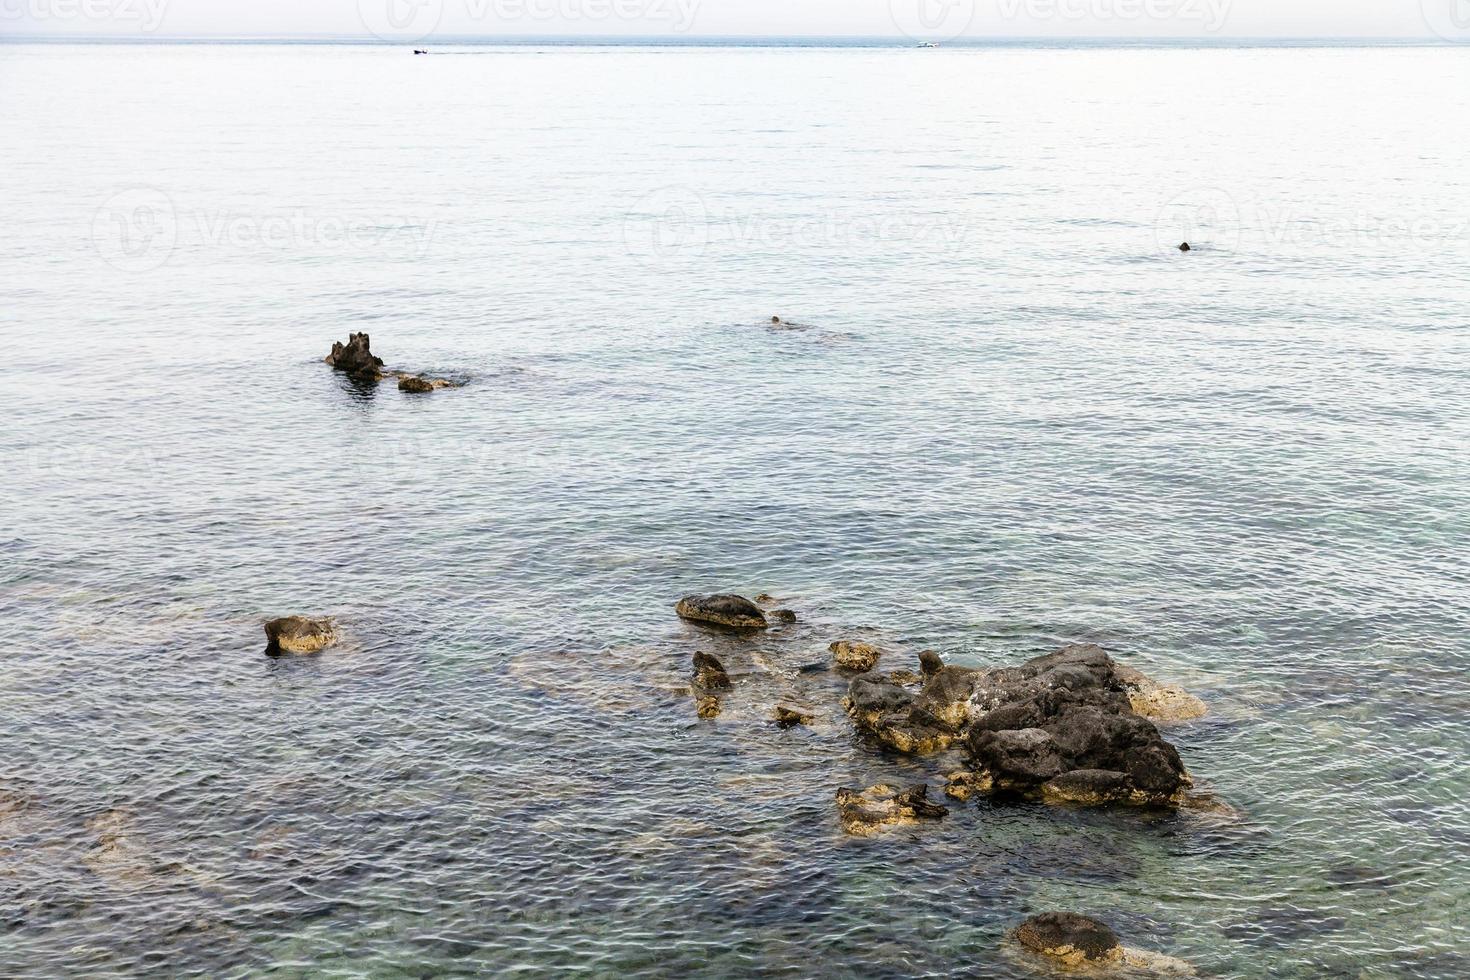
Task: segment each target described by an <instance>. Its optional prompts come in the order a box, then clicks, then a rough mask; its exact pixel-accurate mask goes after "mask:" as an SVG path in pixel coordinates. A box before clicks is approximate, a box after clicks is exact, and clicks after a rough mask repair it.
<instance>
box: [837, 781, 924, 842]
mask: <svg viewBox="0 0 1470 980" xmlns="http://www.w3.org/2000/svg"><path fill="white" fill-rule="evenodd" d="M948 812H949V811H948V810H947V809H946V808H945V807H943V806H941V805H940V804H938V803H933V802H930V800H929V787H928V786H927V785H925V784H923V783H920V784H919V785H918V786H914V787H912V788H910V789H906V790H904V791H902V792H899V791H897V790H895V789H894V788H893V787H891V786H883V785H878V786H872V787H869V788H868V789H865V790H863V791H862V792H858V791H857V790H855V789H839V790H838V791H837V817H838V819H839V820H840V821H841V823H842V829H843V830H845V831H846V832H847V833H849V834H851V835H852V836H854V837H872V836H873V835H874V834H877V833H879V832H880V831H882V830H884V829H886V828H889V827H902V826H906V825H908V824H914V823H918V822H919V821H920V820H937V819H939V818H940V817H943V816H944V815H945V814H946V813H948Z"/></svg>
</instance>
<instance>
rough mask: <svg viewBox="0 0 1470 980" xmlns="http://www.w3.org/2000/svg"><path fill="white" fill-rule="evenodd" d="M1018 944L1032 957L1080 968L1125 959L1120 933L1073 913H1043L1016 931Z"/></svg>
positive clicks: (1022, 924) (1028, 920)
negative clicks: (1048, 959) (1047, 958)
mask: <svg viewBox="0 0 1470 980" xmlns="http://www.w3.org/2000/svg"><path fill="white" fill-rule="evenodd" d="M1016 940H1017V942H1019V943H1020V944H1021V945H1022V946H1025V947H1026V948H1027V949H1029V950H1031V951H1032V952H1033V953H1040V954H1042V955H1043V956H1049V957H1051V958H1052V959H1055V960H1058V961H1060V962H1061V963H1063V964H1065V965H1066V966H1071V967H1080V966H1088V965H1096V964H1099V963H1110V962H1113V961H1116V960H1119V959H1121V958H1122V955H1123V948H1122V945H1121V944H1120V943H1119V942H1118V935H1117V933H1115V932H1113V930H1112V929H1110V928H1108V926H1107V925H1105V924H1104V923H1101V922H1099V921H1097V920H1096V919H1089V918H1088V917H1087V916H1085V915H1077V914H1075V913H1072V912H1044V913H1042V914H1041V915H1038V916H1035V917H1034V918H1030V919H1027V920H1026V921H1025V922H1023V923H1021V925H1020V926H1019V927H1017V929H1016Z"/></svg>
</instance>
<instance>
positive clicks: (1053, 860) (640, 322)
mask: <svg viewBox="0 0 1470 980" xmlns="http://www.w3.org/2000/svg"><path fill="white" fill-rule="evenodd" d="M1467 111H1470V62H1467V61H1466V60H1465V59H1464V58H1463V57H1462V52H1458V51H1454V50H1449V49H1420V50H1412V49H1409V50H1405V49H1400V50H1376V51H1375V50H1354V49H1316V50H1283V49H1273V50H1228V49H1211V50H1188V49H1167V50H1146V49H1143V50H1139V49H1134V50H1106V49H1095V48H1094V49H1048V50H1041V49H1035V50H1031V49H1005V50H998V49H954V50H949V49H946V50H942V51H937V52H936V51H924V52H918V51H912V50H907V49H898V48H895V49H892V50H882V49H852V50H820V49H804V50H791V49H769V50H767V49H689V48H685V49H677V50H669V49H645V48H636V47H614V48H546V49H537V48H534V47H517V48H512V49H493V48H480V49H460V50H453V49H442V50H436V53H435V54H434V55H433V56H431V57H429V58H413V57H411V56H408V54H407V52H406V51H404V50H402V49H392V48H366V47H363V48H354V47H208V46H161V47H109V46H55V45H35V46H29V45H27V46H14V45H12V46H6V47H0V112H3V117H4V119H5V121H6V124H5V126H4V127H3V128H0V200H3V201H4V202H5V203H6V208H5V219H6V233H5V234H4V235H3V236H0V261H3V269H4V277H3V279H0V331H3V338H4V350H5V358H4V362H3V364H0V384H3V391H4V404H5V409H6V411H5V416H6V422H5V425H4V426H3V427H0V454H3V457H0V458H3V462H4V468H5V471H6V474H7V478H6V479H5V480H4V481H3V482H0V507H3V513H4V516H5V520H4V525H3V528H0V643H3V647H4V652H3V657H4V661H3V662H4V670H3V672H0V725H3V735H4V751H3V753H0V884H3V886H4V887H3V888H0V937H3V938H0V973H4V974H6V975H16V974H26V975H32V974H34V975H55V974H56V973H57V972H58V971H61V970H71V971H83V970H85V971H91V972H145V971H154V972H157V971H167V972H170V973H208V974H212V975H220V974H224V975H232V974H240V973H244V972H247V971H251V970H257V969H263V968H265V967H267V966H269V965H274V967H275V969H276V970H277V971H278V972H280V973H283V974H288V975H289V974H299V973H305V972H313V971H319V972H323V973H327V974H335V975H348V974H361V973H365V972H371V973H374V974H377V975H397V974H405V975H407V974H412V975H423V974H429V973H451V972H471V971H480V972H494V973H497V974H500V975H510V974H512V973H516V972H518V973H520V974H524V975H544V974H549V973H567V974H583V975H591V976H610V975H614V974H616V975H639V976H704V977H727V976H747V975H768V974H776V975H789V976H806V975H853V974H862V975H866V976H895V977H897V976H916V975H919V976H950V975H968V976H976V975H984V976H995V977H1025V976H1032V975H1036V974H1035V972H1034V968H1033V966H1032V965H1030V964H1027V963H1024V962H1021V961H1019V960H1017V959H1015V958H1014V957H1013V956H1011V955H1010V954H1008V953H1007V952H1005V948H1006V947H1005V943H1004V941H1003V939H1004V935H1005V932H1006V930H1007V929H1008V928H1009V927H1011V926H1012V925H1013V924H1014V923H1015V922H1016V921H1017V920H1018V919H1019V918H1020V917H1023V916H1024V915H1026V914H1028V913H1031V912H1036V911H1043V910H1047V909H1052V908H1070V909H1075V910H1079V911H1086V912H1093V913H1097V914H1100V915H1102V916H1103V917H1104V918H1107V919H1108V920H1109V921H1110V922H1112V923H1113V924H1114V925H1115V926H1116V927H1117V928H1118V929H1119V931H1120V932H1121V933H1122V934H1123V935H1124V937H1125V939H1127V940H1128V941H1129V942H1130V943H1132V944H1133V945H1138V946H1143V947H1146V948H1153V949H1159V950H1162V951H1164V952H1168V953H1171V954H1173V955H1176V956H1181V957H1185V958H1187V959H1189V960H1191V961H1193V962H1194V963H1196V964H1197V965H1198V966H1199V967H1200V968H1201V970H1202V971H1204V972H1206V973H1208V974H1209V975H1213V976H1220V977H1297V976H1300V977H1317V976H1350V977H1367V978H1379V977H1426V978H1428V977H1435V978H1449V977H1461V976H1464V975H1466V973H1467V972H1470V959H1467V958H1466V954H1465V952H1464V950H1465V948H1466V943H1467V941H1470V929H1467V927H1466V922H1467V921H1470V875H1467V873H1466V872H1465V870H1464V868H1465V859H1466V857H1467V846H1470V815H1467V809H1466V804H1465V799H1466V795H1467V792H1470V777H1467V774H1466V769H1465V765H1464V761H1463V758H1464V752H1465V749H1466V745H1467V740H1470V722H1467V711H1470V681H1467V668H1470V646H1467V642H1466V639H1465V637H1466V628H1467V625H1470V574H1467V569H1466V560H1465V559H1466V554H1467V545H1470V463H1467V458H1470V457H1467V454H1466V452H1465V448H1466V437H1467V434H1470V389H1467V385H1466V381H1467V377H1470V374H1467V371H1470V334H1467V324H1466V313H1465V298H1466V296H1467V295H1470V294H1467V291H1466V290H1467V286H1470V274H1467V271H1466V268H1467V266H1466V258H1467V253H1470V171H1467V169H1466V167H1465V162H1466V153H1465V142H1464V136H1463V126H1462V125H1461V123H1462V121H1463V120H1464V119H1465V118H1466V114H1467ZM1184 238H1189V239H1190V240H1191V241H1192V242H1194V243H1195V244H1196V245H1197V246H1199V247H1198V248H1197V249H1196V250H1195V251H1193V252H1191V253H1189V254H1187V255H1186V254H1181V253H1179V252H1178V251H1177V250H1175V249H1174V248H1173V246H1174V245H1176V244H1177V243H1178V242H1179V241H1180V240H1182V239H1184ZM772 314H780V315H781V316H783V317H786V318H788V319H789V320H791V321H794V322H795V323H796V324H797V325H799V326H801V327H802V328H803V329H795V330H780V331H777V330H772V329H770V328H769V324H768V321H769V317H770V316H771V315H772ZM354 330H367V331H370V332H371V334H372V337H373V342H374V346H375V348H376V349H377V350H378V352H379V353H380V354H382V355H383V356H384V357H385V358H386V359H387V360H388V362H389V364H390V366H393V367H402V368H407V369H413V370H427V371H435V372H442V373H446V374H449V375H451V376H454V377H459V378H463V379H466V380H468V381H469V384H468V386H467V387H465V388H463V389H459V390H455V391H446V392H438V393H435V394H433V395H431V396H426V397H411V396H406V395H400V394H399V393H398V392H397V391H396V390H395V389H394V388H393V387H392V386H391V385H384V386H382V387H381V388H379V389H378V390H376V391H373V390H363V389H359V388H357V387H355V386H354V385H352V384H351V383H349V382H346V381H344V380H343V379H341V378H340V377H337V376H334V375H333V373H332V372H331V371H330V370H328V369H327V368H326V367H325V366H324V365H323V364H322V363H321V360H320V359H321V357H322V355H323V354H324V353H325V352H326V350H327V348H328V347H329V346H330V343H331V341H332V340H334V339H345V337H346V335H347V334H348V332H349V331H354ZM715 590H735V591H741V592H744V593H746V594H751V595H753V594H755V593H758V592H762V591H766V592H770V593H772V594H774V595H775V596H777V597H778V598H779V599H781V600H782V602H783V604H785V605H788V606H791V607H793V608H795V609H797V610H798V611H799V612H800V613H801V614H802V616H803V623H802V625H800V626H798V627H796V628H794V629H790V630H786V631H782V632H774V633H773V634H772V635H770V636H768V637H764V638H762V639H759V640H756V641H740V640H734V639H730V638H725V637H711V636H709V635H707V634H704V633H703V632H701V631H700V630H698V629H696V628H694V627H691V626H687V625H683V624H681V623H680V622H679V621H678V620H677V619H676V618H675V617H674V615H673V613H672V608H671V607H672V604H673V602H674V601H675V600H676V599H677V598H679V597H680V596H681V595H683V594H686V593H690V592H696V591H715ZM292 612H308V613H320V614H332V615H335V616H337V617H338V619H339V620H340V622H341V623H342V624H343V626H344V628H345V630H346V633H347V640H346V642H345V643H344V644H343V646H342V647H341V648H339V649H337V650H334V651H331V652H330V653H328V654H326V655H324V656H322V657H319V658H313V659H307V660H282V661H273V660H270V659H268V658H266V657H265V656H263V655H262V648H263V637H262V634H261V631H260V624H261V623H262V622H263V621H264V620H265V619H267V618H270V617H272V616H276V615H283V614H286V613H292ZM859 630H861V631H864V632H865V633H866V634H868V635H872V636H874V637H876V638H878V639H879V640H880V641H881V642H882V644H883V645H884V646H885V647H887V648H888V649H889V651H890V653H889V654H888V658H889V661H888V662H889V666H911V665H912V663H913V659H914V655H915V654H916V653H917V651H919V650H921V649H924V648H934V649H937V650H939V651H941V652H942V653H944V654H945V655H946V657H948V658H949V659H951V660H952V661H955V662H961V663H972V664H982V663H1009V662H1015V661H1017V660H1020V659H1023V658H1025V657H1028V656H1032V655H1034V654H1036V653H1039V652H1044V651H1046V650H1048V649H1050V648H1052V647H1054V646H1056V645H1058V644H1060V643H1062V642H1065V641H1072V640H1087V641H1095V642H1099V643H1102V644H1104V645H1106V646H1107V647H1108V648H1109V649H1110V650H1111V651H1113V652H1114V653H1115V655H1117V656H1118V657H1119V658H1121V659H1124V660H1126V661H1128V662H1130V663H1133V664H1135V665H1137V666H1139V667H1141V668H1143V669H1145V670H1148V671H1150V672H1151V673H1153V674H1155V675H1157V676H1160V677H1162V678H1166V679H1169V680H1172V681H1177V682H1180V683H1183V684H1184V685H1186V686H1188V687H1189V688H1190V689H1192V690H1194V691H1195V692H1197V693H1199V694H1201V695H1202V696H1203V697H1205V698H1206V699H1207V700H1208V701H1209V703H1210V706H1211V709H1212V713H1211V715H1210V717H1209V718H1208V719H1206V720H1204V721H1202V722H1199V723H1196V724H1193V725H1190V726H1185V727H1181V728H1176V729H1172V730H1171V731H1170V738H1171V739H1173V740H1174V741H1175V742H1176V743H1177V744H1178V746H1179V747H1180V750H1181V752H1182V754H1183V756H1184V758H1185V761H1186V763H1187V765H1188V766H1189V767H1190V769H1191V770H1192V772H1194V774H1195V775H1196V778H1197V779H1198V781H1199V782H1200V783H1201V784H1203V785H1207V786H1208V787H1209V788H1211V789H1213V790H1214V791H1215V792H1217V793H1218V794H1219V795H1220V796H1221V797H1222V798H1224V799H1225V800H1227V801H1229V803H1230V804H1232V805H1233V806H1234V807H1236V808H1237V809H1238V810H1239V811H1240V814H1241V815H1240V816H1239V817H1237V818H1230V817H1228V816H1223V815H1219V814H1184V815H1180V816H1173V817H1165V816H1160V815H1157V814H1144V813H1126V812H1125V813H1116V812H1114V813H1105V812H1073V811H1065V810H1056V809H1046V808H1042V807H1037V806H1024V805H1014V804H1013V805H999V804H996V805H992V804H988V803H979V804H973V803H972V804H969V805H965V806H955V807H954V809H953V812H952V813H951V815H950V816H949V818H948V819H946V820H945V821H943V822H941V823H939V824H932V825H925V826H922V827H918V828H913V829H905V830H899V831H897V832H895V833H892V834H890V835H888V836H886V837H883V838H880V839H877V840H873V841H863V842H854V841H849V840H845V839H843V838H842V836H841V833H840V830H839V828H838V826H837V823H836V819H835V814H834V809H833V806H832V802H831V800H832V795H833V792H834V791H835V790H836V788H837V787H839V786H844V785H845V786H854V787H860V786H866V785H869V784H870V783H872V782H875V781H879V780H885V779H887V780H895V781H897V780H903V779H908V780H909V781H917V780H919V779H923V778H929V779H931V780H935V784H936V785H937V777H938V776H939V775H940V774H941V773H943V772H944V771H946V769H948V768H953V767H954V766H955V764H956V760H954V759H940V760H925V761H921V762H914V761H911V760H901V759H894V758H885V757H883V756H882V755H880V754H878V753H875V752H874V751H872V750H870V749H869V748H867V747H865V746H864V745H862V744H861V743H859V742H857V741H856V740H855V739H854V737H853V735H852V733H851V730H850V727H849V725H848V723H847V721H846V719H845V718H844V717H843V716H842V713H841V710H840V708H839V707H838V706H837V699H838V698H839V696H840V691H841V684H840V682H839V681H837V680H836V679H833V678H828V677H825V676H823V675H816V677H815V678H814V679H807V680H799V679H797V678H794V677H793V676H792V673H791V669H792V668H794V667H796V666H797V665H800V664H804V663H807V662H810V661H812V660H816V659H820V658H821V657H822V652H823V651H824V649H825V647H826V645H827V643H828V642H830V641H831V640H832V639H834V638H837V637H839V636H843V635H853V634H854V633H855V632H857V631H859ZM696 648H701V649H705V650H709V651H711V652H714V653H717V654H718V655H719V656H721V657H722V658H723V659H724V660H725V662H726V664H727V666H729V667H730V669H731V671H732V673H734V674H735V675H736V679H737V684H738V686H739V687H738V691H737V693H736V694H735V695H733V696H732V697H731V699H730V700H729V702H728V704H727V711H726V714H725V716H724V717H723V718H722V719H721V720H719V721H717V722H701V721H698V720H697V719H696V717H695V714H694V710H693V706H692V703H691V700H690V697H689V695H688V693H687V692H686V691H685V690H684V687H683V685H684V684H685V683H686V680H687V671H688V663H689V657H690V655H691V653H692V652H693V651H694V650H695V649H696ZM790 696H799V697H804V698H806V699H807V700H808V701H809V702H810V703H811V704H812V705H813V706H814V707H815V708H816V709H817V713H818V715H819V720H818V724H817V726H816V727H815V728H813V729H811V730H796V731H792V732H779V731H777V730H775V729H774V728H772V727H770V726H769V725H768V724H766V723H765V721H764V716H765V712H766V711H767V710H768V709H769V708H770V706H771V705H772V704H774V703H775V701H776V700H778V699H780V698H783V697H790Z"/></svg>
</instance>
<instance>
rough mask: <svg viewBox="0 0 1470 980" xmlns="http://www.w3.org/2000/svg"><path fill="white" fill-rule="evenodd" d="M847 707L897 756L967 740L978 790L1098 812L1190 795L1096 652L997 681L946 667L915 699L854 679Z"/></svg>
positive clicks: (1182, 774)
mask: <svg viewBox="0 0 1470 980" xmlns="http://www.w3.org/2000/svg"><path fill="white" fill-rule="evenodd" d="M925 666H926V667H929V668H931V669H932V668H933V667H934V663H933V661H929V663H927V664H926V665H925ZM843 705H844V707H845V708H846V709H847V711H848V714H849V715H850V716H851V717H852V719H853V721H854V723H855V725H856V726H857V728H858V729H859V730H860V731H863V732H865V733H866V734H868V735H870V736H872V737H873V738H875V739H876V740H877V741H878V742H880V743H881V744H883V745H885V746H887V747H889V748H892V749H894V750H896V751H899V752H906V753H915V754H927V753H932V752H937V751H941V750H943V749H946V748H948V747H950V746H951V745H952V744H954V743H956V742H958V741H960V740H961V739H963V740H964V743H965V745H966V747H967V749H968V750H969V752H970V755H971V757H972V758H973V760H974V763H975V764H974V766H973V772H972V774H971V775H972V776H973V777H974V778H973V781H972V783H971V785H978V784H988V785H990V786H991V787H992V788H993V789H994V790H999V791H1006V792H1011V793H1019V794H1023V795H1027V796H1034V797H1038V798H1041V799H1044V800H1048V801H1051V802H1056V803H1077V804H1091V805H1096V804H1105V803H1118V802H1127V803H1134V804H1140V805H1144V804H1147V805H1177V804H1178V803H1179V802H1180V800H1181V799H1182V797H1183V792H1184V790H1185V789H1187V788H1188V786H1189V785H1190V780H1189V775H1188V773H1187V772H1186V771H1185V769H1184V764H1183V762H1182V761H1181V760H1180V758H1179V753H1178V752H1177V751H1175V749H1174V747H1173V746H1172V745H1170V744H1169V743H1168V742H1166V741H1165V740H1164V738H1163V737H1162V736H1161V735H1160V734H1159V731H1158V729H1157V728H1155V727H1154V725H1153V724H1152V723H1151V722H1150V721H1148V719H1146V718H1143V717H1140V716H1139V715H1138V714H1136V713H1135V712H1134V710H1133V706H1132V704H1131V702H1130V699H1129V695H1128V693H1127V687H1126V685H1125V683H1124V681H1123V679H1122V678H1120V677H1119V675H1118V671H1117V665H1116V664H1114V663H1113V660H1112V658H1110V657H1109V656H1108V655H1107V653H1105V652H1104V651H1103V650H1102V649H1101V648H1100V647H1096V646H1071V647H1067V648H1065V649H1063V650H1060V651H1058V652H1056V653H1053V654H1048V655H1047V656H1044V657H1038V658H1036V659H1035V660H1032V661H1029V662H1028V663H1026V664H1023V665H1021V666H1020V667H1008V668H1002V669H999V670H989V671H984V670H971V669H968V668H963V667H940V668H939V669H937V670H935V671H934V672H933V673H932V674H931V675H930V676H929V679H928V680H927V681H926V682H925V684H924V687H923V689H922V690H921V691H920V692H918V693H917V694H914V693H912V692H910V691H909V690H906V689H905V688H903V687H900V686H899V685H896V684H891V683H887V682H884V681H881V680H872V679H869V678H864V677H858V678H856V679H854V680H853V682H852V683H851V685H850V686H849V688H848V695H847V698H846V700H845V701H844V702H843Z"/></svg>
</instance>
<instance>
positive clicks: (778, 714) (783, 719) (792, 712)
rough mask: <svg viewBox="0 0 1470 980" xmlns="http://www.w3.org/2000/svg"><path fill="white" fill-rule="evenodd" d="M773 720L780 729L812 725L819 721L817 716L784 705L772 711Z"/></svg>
mask: <svg viewBox="0 0 1470 980" xmlns="http://www.w3.org/2000/svg"><path fill="white" fill-rule="evenodd" d="M771 719H772V720H773V721H775V723H776V726H777V727H778V728H795V727H796V726H797V725H810V724H811V723H812V722H814V721H816V720H817V719H816V716H814V715H812V714H809V713H808V712H805V711H802V710H801V709H799V708H793V707H790V706H789V705H784V704H779V705H777V706H776V707H775V708H773V709H772V711H771Z"/></svg>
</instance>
